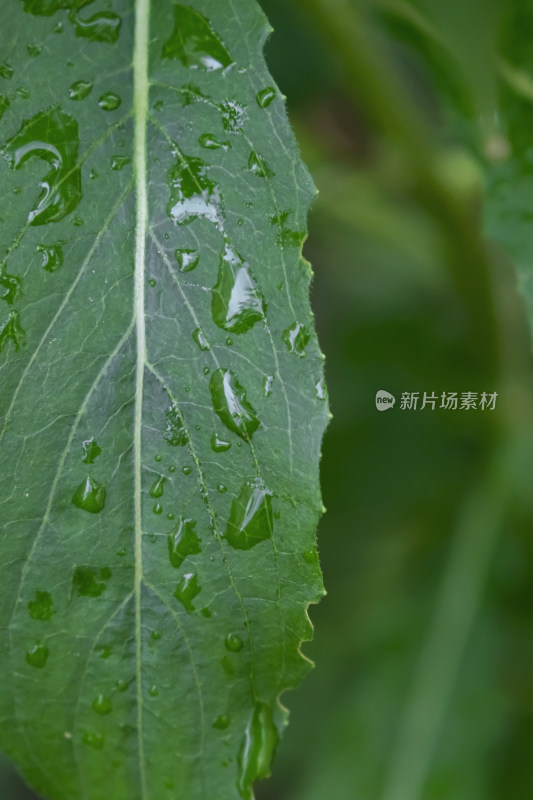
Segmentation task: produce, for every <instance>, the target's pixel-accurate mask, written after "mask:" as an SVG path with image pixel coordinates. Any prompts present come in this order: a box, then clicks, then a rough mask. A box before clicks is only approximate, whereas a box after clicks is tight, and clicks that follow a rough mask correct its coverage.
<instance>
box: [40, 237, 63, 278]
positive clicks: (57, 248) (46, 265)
mask: <svg viewBox="0 0 533 800" xmlns="http://www.w3.org/2000/svg"><path fill="white" fill-rule="evenodd" d="M64 244H65V242H64V241H62V240H60V241H58V242H56V243H55V244H48V245H45V244H39V245H37V252H38V253H40V254H41V255H42V259H43V260H42V267H43V269H45V270H46V271H47V272H56V271H57V270H58V269H60V267H62V266H63V245H64Z"/></svg>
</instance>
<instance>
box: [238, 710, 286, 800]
mask: <svg viewBox="0 0 533 800" xmlns="http://www.w3.org/2000/svg"><path fill="white" fill-rule="evenodd" d="M278 741H279V734H278V730H277V728H276V726H275V724H274V720H273V718H272V709H271V708H270V706H268V705H267V704H266V703H260V702H256V704H255V707H254V710H253V713H252V716H251V718H250V720H249V722H248V725H247V726H246V730H245V732H244V738H243V741H242V744H241V748H240V752H239V757H238V763H239V780H238V784H237V788H238V790H239V793H240V795H241V797H243V798H244V800H250V798H251V797H252V796H253V794H252V786H253V783H254V781H256V780H258V779H260V778H266V777H267V776H268V775H270V769H271V765H272V759H273V758H274V755H275V752H276V747H277V744H278Z"/></svg>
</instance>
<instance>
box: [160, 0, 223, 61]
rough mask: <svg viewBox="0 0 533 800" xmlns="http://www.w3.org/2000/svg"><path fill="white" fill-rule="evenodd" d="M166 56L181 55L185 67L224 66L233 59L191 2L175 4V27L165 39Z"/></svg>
mask: <svg viewBox="0 0 533 800" xmlns="http://www.w3.org/2000/svg"><path fill="white" fill-rule="evenodd" d="M162 57H163V58H172V59H178V60H179V61H181V63H182V64H183V66H184V67H190V68H191V69H198V68H199V67H201V68H203V69H206V70H207V71H208V72H212V71H214V70H219V69H224V68H225V67H229V65H230V64H232V63H233V61H232V59H231V56H230V54H229V53H228V51H227V50H226V48H225V47H224V45H223V43H222V41H221V39H220V37H219V36H218V35H217V34H216V33H215V31H214V30H213V28H212V27H211V23H210V22H209V20H208V19H207V18H206V17H204V15H203V14H201V13H200V12H199V11H196V10H195V9H194V8H190V7H189V6H182V5H175V6H174V30H173V31H172V34H171V36H170V38H169V39H167V41H166V42H165V43H164V45H163V50H162Z"/></svg>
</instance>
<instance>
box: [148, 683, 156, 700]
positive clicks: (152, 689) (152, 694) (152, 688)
mask: <svg viewBox="0 0 533 800" xmlns="http://www.w3.org/2000/svg"><path fill="white" fill-rule="evenodd" d="M148 694H149V695H150V697H159V689H158V688H157V686H156V685H155V683H154V684H153V685H152V686H150V688H149V689H148Z"/></svg>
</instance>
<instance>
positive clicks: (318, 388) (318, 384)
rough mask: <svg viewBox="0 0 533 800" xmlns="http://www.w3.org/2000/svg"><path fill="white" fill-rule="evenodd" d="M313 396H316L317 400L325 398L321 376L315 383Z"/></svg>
mask: <svg viewBox="0 0 533 800" xmlns="http://www.w3.org/2000/svg"><path fill="white" fill-rule="evenodd" d="M315 397H318V399H319V400H325V399H326V392H325V389H324V381H323V379H322V378H320V380H318V381H317V382H316V383H315Z"/></svg>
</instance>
